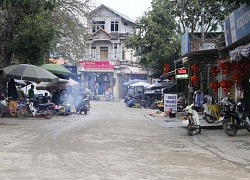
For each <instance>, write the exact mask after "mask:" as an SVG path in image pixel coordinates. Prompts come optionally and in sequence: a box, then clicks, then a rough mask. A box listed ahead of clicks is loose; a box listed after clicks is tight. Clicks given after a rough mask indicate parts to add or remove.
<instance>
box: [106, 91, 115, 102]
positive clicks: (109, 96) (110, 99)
mask: <svg viewBox="0 0 250 180" xmlns="http://www.w3.org/2000/svg"><path fill="white" fill-rule="evenodd" d="M104 99H105V100H106V101H114V100H115V96H114V94H112V93H110V92H108V93H105V98H104Z"/></svg>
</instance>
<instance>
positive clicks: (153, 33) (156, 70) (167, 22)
mask: <svg viewBox="0 0 250 180" xmlns="http://www.w3.org/2000/svg"><path fill="white" fill-rule="evenodd" d="M169 9H171V3H169V2H168V1H163V0H157V1H153V2H152V10H151V11H149V12H146V13H145V14H144V16H142V17H141V19H139V20H138V21H137V25H138V32H137V33H136V34H134V35H132V36H130V37H128V39H127V40H126V46H127V47H128V48H133V49H135V50H136V55H139V56H141V60H140V63H141V64H143V65H144V66H145V67H147V68H149V70H150V71H151V73H152V75H153V76H154V77H159V76H160V75H162V73H163V67H164V64H165V63H169V64H173V60H175V59H176V58H177V57H178V55H179V49H180V38H178V33H177V28H176V27H177V23H176V21H175V17H174V16H173V15H172V14H170V13H168V12H169Z"/></svg>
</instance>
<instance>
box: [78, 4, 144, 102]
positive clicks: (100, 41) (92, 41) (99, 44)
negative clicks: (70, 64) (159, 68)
mask: <svg viewBox="0 0 250 180" xmlns="http://www.w3.org/2000/svg"><path fill="white" fill-rule="evenodd" d="M135 29H136V25H135V23H134V21H133V20H132V19H131V18H129V17H127V16H126V15H124V14H122V13H120V12H117V11H116V10H114V9H111V8H109V7H107V6H105V5H103V4H102V5H100V6H98V7H97V8H96V9H94V10H93V11H92V12H91V19H90V20H89V21H88V32H89V34H88V37H87V39H86V42H87V48H86V50H85V56H84V57H83V58H82V59H81V60H79V66H78V72H80V73H81V83H82V84H83V85H84V86H86V87H88V88H89V89H92V90H95V92H98V94H103V93H104V92H105V91H106V90H108V89H111V90H112V92H113V93H114V94H115V95H116V97H118V98H123V97H124V96H125V92H124V91H125V90H126V87H124V85H123V83H124V82H127V81H128V80H131V79H147V72H146V71H144V70H142V68H141V67H140V66H139V63H138V62H139V58H138V57H136V56H134V50H133V49H127V48H126V47H125V40H126V38H127V37H128V35H131V34H133V33H134V32H135Z"/></svg>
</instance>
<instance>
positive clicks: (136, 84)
mask: <svg viewBox="0 0 250 180" xmlns="http://www.w3.org/2000/svg"><path fill="white" fill-rule="evenodd" d="M130 86H131V87H138V86H143V87H144V88H146V87H148V86H150V84H149V83H147V82H137V83H134V84H131V85H130Z"/></svg>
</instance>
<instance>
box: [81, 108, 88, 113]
mask: <svg viewBox="0 0 250 180" xmlns="http://www.w3.org/2000/svg"><path fill="white" fill-rule="evenodd" d="M82 113H84V114H87V113H88V110H87V108H84V109H81V110H80V111H79V114H82Z"/></svg>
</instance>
